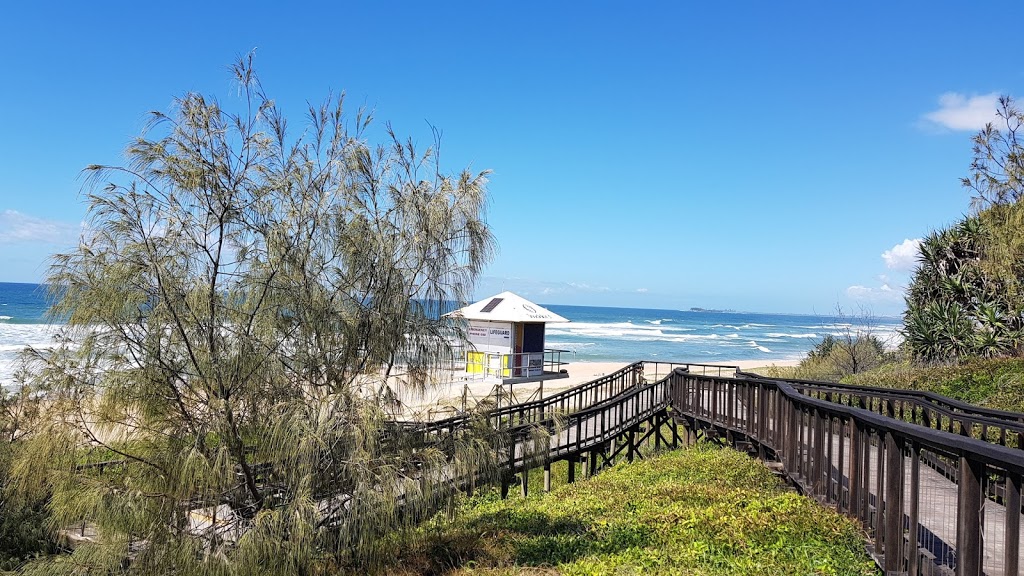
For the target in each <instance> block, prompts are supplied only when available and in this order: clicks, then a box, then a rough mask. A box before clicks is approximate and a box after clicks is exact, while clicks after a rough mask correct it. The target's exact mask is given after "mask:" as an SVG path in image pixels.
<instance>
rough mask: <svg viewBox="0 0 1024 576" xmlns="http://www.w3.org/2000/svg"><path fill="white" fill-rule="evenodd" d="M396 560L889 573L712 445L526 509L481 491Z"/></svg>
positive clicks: (735, 456) (849, 533)
mask: <svg viewBox="0 0 1024 576" xmlns="http://www.w3.org/2000/svg"><path fill="white" fill-rule="evenodd" d="M563 470H564V468H563ZM559 474H561V473H559ZM536 476H538V477H540V476H541V474H540V473H537V474H536ZM578 478H579V476H578ZM532 482H533V479H532V478H531V484H532ZM395 557H396V560H395V562H394V563H393V564H390V565H388V566H386V567H384V569H383V570H382V572H383V573H387V574H406V575H414V574H415V575H427V574H430V575H433V574H459V575H469V574H488V575H495V574H508V575H526V574H569V575H584V574H700V575H717V574H721V575H746V574H751V575H752V574H775V575H783V574H786V575H789V574H877V571H876V570H875V566H874V564H873V563H872V562H871V560H870V559H869V558H868V557H867V555H866V554H865V552H864V543H863V540H862V537H861V533H860V531H859V529H858V528H857V526H856V525H855V524H854V523H853V522H852V521H850V520H848V519H847V518H845V517H843V516H841V515H839V514H837V513H835V512H834V511H832V510H829V509H827V508H824V507H821V506H819V505H818V504H817V503H815V502H814V501H812V500H810V499H807V498H804V497H801V496H799V495H797V494H795V493H793V492H791V491H788V490H787V489H785V487H784V486H783V485H782V484H781V483H780V482H779V481H778V480H777V479H776V478H775V477H774V476H772V474H771V473H770V472H769V471H768V470H767V469H766V468H765V467H764V466H763V465H761V464H760V463H759V462H757V461H755V460H752V459H750V458H749V457H747V456H746V455H743V454H741V453H739V452H736V451H733V450H728V449H718V448H713V447H710V446H699V447H695V448H691V449H686V450H678V451H674V452H669V453H665V454H663V455H661V456H658V457H655V458H649V459H647V460H644V461H640V462H636V463H634V464H621V465H618V466H616V467H614V468H612V469H611V470H608V471H605V472H602V473H601V474H599V475H598V476H596V477H594V478H591V479H589V480H578V481H577V482H576V483H575V484H568V485H561V486H559V487H558V488H556V489H555V490H554V491H552V492H551V493H549V494H542V493H540V491H539V490H535V489H534V488H533V486H532V485H531V495H530V496H529V497H528V498H525V499H524V498H521V497H513V498H509V499H508V500H504V501H503V500H501V499H500V498H499V497H498V495H497V492H496V491H494V490H489V491H487V492H484V493H480V494H478V495H476V496H474V497H472V498H469V499H467V500H466V501H465V502H463V503H462V504H461V505H460V506H459V507H458V508H457V510H456V511H455V512H454V513H453V514H452V515H442V516H439V517H437V518H435V519H433V520H431V521H430V522H427V523H426V524H425V525H424V526H423V527H422V528H421V529H420V530H419V531H418V532H417V534H416V535H414V537H413V539H412V542H411V543H409V542H405V543H404V544H403V545H402V547H401V550H399V551H396V554H395Z"/></svg>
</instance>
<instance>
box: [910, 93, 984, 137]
mask: <svg viewBox="0 0 1024 576" xmlns="http://www.w3.org/2000/svg"><path fill="white" fill-rule="evenodd" d="M998 104H999V94H998V93H997V92H992V93H991V94H982V95H980V96H966V95H964V94H958V93H956V92H946V93H945V94H943V95H942V96H939V109H938V110H934V111H932V112H929V113H927V114H925V115H924V119H925V120H926V121H927V122H928V123H929V124H931V125H933V126H941V127H943V128H947V129H949V130H966V131H974V130H981V129H982V128H984V127H985V124H986V123H988V122H994V121H995V120H997V118H996V107H997V106H998Z"/></svg>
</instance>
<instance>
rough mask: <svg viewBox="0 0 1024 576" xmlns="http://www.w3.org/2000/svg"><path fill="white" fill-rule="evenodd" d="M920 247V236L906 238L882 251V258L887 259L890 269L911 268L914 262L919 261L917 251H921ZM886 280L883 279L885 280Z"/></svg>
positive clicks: (904, 269)
mask: <svg viewBox="0 0 1024 576" xmlns="http://www.w3.org/2000/svg"><path fill="white" fill-rule="evenodd" d="M920 248H921V239H920V238H914V239H913V240H911V239H909V238H908V239H904V240H903V242H901V243H899V244H897V245H895V246H893V247H892V248H890V249H888V250H886V251H885V252H882V260H885V265H886V267H887V268H889V269H890V270H901V271H907V270H911V269H913V267H914V264H916V263H917V253H918V252H919V251H920ZM885 281H886V280H883V282H885Z"/></svg>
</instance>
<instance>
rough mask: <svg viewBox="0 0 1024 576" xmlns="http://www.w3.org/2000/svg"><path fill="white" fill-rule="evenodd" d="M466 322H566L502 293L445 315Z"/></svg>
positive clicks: (539, 308) (509, 294)
mask: <svg viewBox="0 0 1024 576" xmlns="http://www.w3.org/2000/svg"><path fill="white" fill-rule="evenodd" d="M446 315H447V316H454V317H457V318H465V319H466V320H493V321H495V322H568V321H569V320H567V319H565V318H563V317H561V316H559V315H558V314H555V313H554V312H552V311H551V310H548V309H547V308H545V307H543V306H541V305H539V304H534V303H533V302H530V301H529V300H527V299H526V298H523V297H522V296H520V295H518V294H515V293H513V292H502V293H501V294H496V295H494V296H491V297H490V298H484V299H483V300H481V301H479V302H476V303H473V304H470V305H469V306H466V307H465V308H459V309H458V310H456V311H454V312H450V313H448V314H446Z"/></svg>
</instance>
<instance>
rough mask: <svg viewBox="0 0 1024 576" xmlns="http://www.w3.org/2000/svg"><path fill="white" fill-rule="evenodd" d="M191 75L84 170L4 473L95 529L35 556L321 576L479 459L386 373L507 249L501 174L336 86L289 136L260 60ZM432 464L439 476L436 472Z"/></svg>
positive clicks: (62, 518) (404, 379)
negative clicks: (412, 417) (443, 438)
mask: <svg viewBox="0 0 1024 576" xmlns="http://www.w3.org/2000/svg"><path fill="white" fill-rule="evenodd" d="M232 71H233V75H234V78H235V79H236V80H237V82H238V88H239V89H238V97H237V98H234V99H233V100H232V102H231V105H230V106H222V104H221V103H220V102H219V101H218V100H216V99H214V98H210V97H207V96H203V95H201V94H196V93H187V94H185V95H183V96H181V97H180V98H177V99H176V100H175V103H174V106H173V108H172V110H171V111H170V112H168V113H161V112H154V113H152V122H151V123H150V124H149V125H148V127H147V130H146V131H145V132H144V133H143V135H142V136H140V137H139V138H137V139H136V140H135V141H134V142H132V143H131V144H130V145H129V146H128V148H127V150H126V157H127V160H126V161H125V163H124V164H123V165H120V166H100V165H97V166H90V167H88V168H87V170H86V172H87V174H88V175H89V180H88V184H87V188H86V198H87V200H88V204H89V220H88V232H87V234H86V235H85V237H84V238H83V241H82V242H81V244H80V246H79V247H78V248H77V249H75V250H73V251H70V252H68V253H65V254H60V255H58V256H56V257H55V260H54V264H53V267H52V270H51V273H50V275H49V278H48V283H49V284H50V285H52V286H57V287H59V290H58V292H56V293H55V305H54V311H55V313H57V314H61V315H63V316H65V317H66V318H67V325H66V328H65V332H64V338H63V340H62V342H61V344H60V345H59V346H58V347H56V348H55V349H53V350H52V351H49V352H43V351H39V352H36V353H35V357H34V358H33V362H34V364H33V365H34V366H35V371H36V382H37V383H38V385H39V386H40V387H41V389H43V390H45V393H46V397H47V403H46V406H47V410H49V414H48V415H47V419H46V422H48V424H46V426H45V427H44V428H42V429H40V430H38V431H37V432H36V433H35V434H33V435H32V438H30V439H29V440H28V445H27V446H26V448H25V450H23V451H22V453H21V455H20V456H19V458H18V459H17V461H16V462H15V463H14V465H13V473H14V474H15V479H16V481H17V482H18V483H19V485H20V486H21V487H22V489H23V491H24V492H25V493H29V494H31V493H33V492H35V493H37V495H38V493H42V492H45V493H46V495H47V496H48V497H49V499H50V510H51V512H52V515H53V516H52V518H53V519H52V526H53V528H54V529H57V530H60V529H64V528H67V527H70V526H79V527H82V528H83V531H84V532H85V533H86V534H87V535H88V534H92V536H93V537H91V538H89V539H87V540H85V541H83V542H82V543H80V544H78V545H77V547H76V548H75V550H74V553H73V554H70V555H62V556H58V557H54V558H50V559H47V560H45V561H41V562H38V563H35V564H32V565H30V566H29V567H28V568H27V571H28V572H38V573H71V572H76V573H78V572H83V571H84V572H89V573H92V572H96V573H112V572H115V571H120V570H122V569H127V570H128V571H129V572H131V573H160V574H169V573H174V574H244V573H255V572H259V573H266V574H273V573H281V574H284V573H288V574H295V573H319V572H329V571H334V570H339V569H345V568H346V567H348V568H352V567H353V566H358V565H360V564H361V563H366V562H372V561H373V560H374V553H375V550H376V547H375V546H376V544H375V543H376V542H377V539H378V538H379V537H380V536H381V535H383V534H388V533H392V532H394V531H396V530H401V529H402V528H403V527H407V526H409V525H410V524H411V523H412V522H415V520H416V519H418V518H419V517H421V516H422V515H423V514H424V513H427V512H429V511H431V510H435V509H436V508H437V507H438V506H441V505H443V504H444V503H445V502H446V501H447V498H448V497H449V495H450V491H447V490H445V489H443V487H444V486H445V483H444V482H438V481H437V480H443V479H444V478H451V477H474V476H475V475H476V474H478V473H487V471H488V470H490V465H491V460H492V458H493V456H492V454H493V446H492V443H493V439H492V438H491V437H490V436H489V434H488V433H487V432H486V431H485V430H484V428H485V427H482V426H481V427H479V429H476V428H471V429H469V430H467V431H464V432H463V433H461V434H460V435H454V436H453V437H452V438H450V445H448V446H444V447H439V446H437V445H426V444H424V443H423V442H422V439H421V438H420V436H418V435H417V434H415V432H414V431H411V430H410V428H409V427H407V426H401V425H399V424H396V423H395V422H394V415H395V414H394V410H393V408H394V406H395V396H394V394H393V390H392V386H389V383H390V384H391V385H393V384H394V382H396V381H398V382H401V384H402V385H406V386H423V385H424V384H425V383H426V382H428V381H429V380H430V378H431V377H432V376H434V375H436V374H438V373H439V371H440V370H441V369H442V368H443V367H444V366H446V365H448V364H449V363H450V360H451V358H450V354H451V352H450V349H451V348H450V340H451V339H452V338H453V337H454V338H457V337H458V333H457V332H456V333H453V332H451V331H450V330H449V329H448V328H446V324H445V322H444V321H443V319H442V318H441V314H442V311H443V310H444V309H445V307H446V306H447V305H448V303H450V302H452V301H455V302H460V301H465V300H466V299H467V297H468V295H469V294H470V292H471V288H472V285H473V282H474V281H475V280H476V278H477V277H478V275H479V274H480V271H481V270H482V268H483V266H484V265H485V264H486V263H487V261H488V260H489V258H490V257H491V255H492V253H493V250H494V247H495V243H494V240H493V237H492V235H491V232H490V230H489V228H488V226H487V224H486V221H485V207H486V185H487V176H488V172H486V171H484V172H477V173H473V172H470V171H469V170H465V171H462V172H460V173H456V174H448V173H445V172H444V171H443V170H442V167H441V166H440V163H439V161H438V155H437V146H436V142H435V145H434V146H431V147H429V148H426V149H424V150H419V149H418V148H417V147H416V146H414V144H413V142H412V141H411V140H402V139H400V138H398V137H397V136H396V134H395V133H394V131H393V130H392V129H391V127H390V126H387V129H386V131H385V132H386V135H387V136H386V138H385V141H384V142H383V143H381V144H376V145H374V144H371V143H370V142H369V141H368V136H367V134H368V129H369V128H370V126H371V122H372V118H371V115H370V114H368V113H367V112H366V111H365V110H359V111H358V112H357V113H356V114H355V115H354V116H349V115H347V114H346V113H345V111H344V108H343V101H344V98H343V97H338V98H333V99H328V101H326V102H325V103H324V104H322V105H319V106H310V107H309V118H308V126H306V127H305V129H304V130H303V131H302V132H301V134H298V135H295V134H293V133H292V132H291V131H289V130H288V123H287V122H286V119H285V117H284V115H283V113H282V111H281V109H280V108H279V107H278V105H277V104H276V103H275V102H274V101H273V100H272V99H270V98H269V97H268V96H267V95H266V94H265V92H264V89H263V87H262V85H261V83H260V81H259V79H258V77H257V75H256V74H255V72H254V70H253V66H252V60H251V56H250V57H246V58H243V59H241V61H239V62H238V63H237V64H236V65H235V66H234V67H233V68H232ZM425 480H430V481H425Z"/></svg>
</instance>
